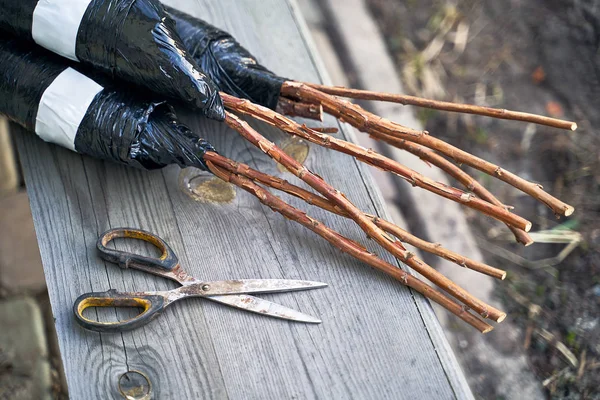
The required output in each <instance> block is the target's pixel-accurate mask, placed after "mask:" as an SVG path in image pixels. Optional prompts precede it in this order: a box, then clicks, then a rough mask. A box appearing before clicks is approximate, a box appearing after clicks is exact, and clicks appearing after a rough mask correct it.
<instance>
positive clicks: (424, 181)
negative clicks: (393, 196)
mask: <svg viewBox="0 0 600 400" xmlns="http://www.w3.org/2000/svg"><path fill="white" fill-rule="evenodd" d="M221 97H222V99H223V102H224V104H225V106H226V107H227V108H230V109H232V110H235V111H238V112H241V113H244V114H248V115H251V116H253V117H255V118H257V119H259V120H262V121H264V122H267V123H269V124H270V125H273V126H276V127H277V128H279V129H281V130H283V131H285V132H288V133H290V134H292V135H296V136H299V137H301V138H303V139H306V140H308V141H310V142H312V143H315V144H318V145H320V146H322V147H326V148H330V149H333V150H336V151H339V152H342V153H345V154H348V155H351V156H353V157H355V158H356V159H358V160H360V161H362V162H364V163H367V164H369V165H372V166H375V167H377V168H380V169H382V170H384V171H390V172H393V173H395V174H396V175H398V176H400V177H402V178H404V179H405V180H407V181H408V182H409V183H411V184H412V185H413V186H417V187H420V188H422V189H425V190H427V191H430V192H433V193H435V194H437V195H439V196H441V197H444V198H446V199H449V200H452V201H455V202H457V203H460V204H463V205H465V206H467V207H470V208H473V209H475V210H477V211H480V212H482V213H484V214H486V215H489V216H491V217H492V218H495V219H497V220H499V221H502V222H504V223H506V224H508V225H510V226H514V227H516V228H518V229H523V230H525V231H528V230H529V229H531V223H530V222H529V221H527V220H525V219H524V218H522V217H520V216H518V215H516V214H514V213H511V212H509V211H508V210H507V209H506V207H504V206H498V205H494V204H491V203H490V202H488V201H485V200H482V199H479V198H477V197H475V196H473V195H471V194H469V193H466V192H464V191H462V190H460V189H456V188H454V187H451V186H447V185H445V184H443V183H440V182H436V181H434V180H432V179H429V178H427V177H425V176H423V175H421V174H419V173H418V172H416V171H414V170H412V169H410V168H407V167H405V166H404V165H402V164H400V163H398V162H396V161H394V160H392V159H390V158H388V157H385V156H383V155H381V154H379V153H377V152H375V151H373V150H370V149H365V148H364V147H362V146H359V145H356V144H354V143H351V142H347V141H345V140H341V139H337V138H334V137H331V136H330V135H326V134H322V133H319V132H315V131H312V130H310V129H309V128H307V127H306V126H303V125H300V124H298V123H297V122H295V121H292V120H290V119H289V118H285V117H283V116H282V115H279V114H277V113H276V112H274V111H272V110H270V109H268V108H266V107H262V106H259V105H256V104H253V103H251V102H250V101H248V100H245V99H238V98H236V97H233V96H229V95H227V94H224V93H223V94H221Z"/></svg>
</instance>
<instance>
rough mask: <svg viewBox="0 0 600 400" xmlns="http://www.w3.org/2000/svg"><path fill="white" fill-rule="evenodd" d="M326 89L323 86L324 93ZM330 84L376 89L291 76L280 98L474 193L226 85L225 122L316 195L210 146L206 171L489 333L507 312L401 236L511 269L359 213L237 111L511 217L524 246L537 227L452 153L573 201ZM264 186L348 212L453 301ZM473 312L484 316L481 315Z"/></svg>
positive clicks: (445, 253)
mask: <svg viewBox="0 0 600 400" xmlns="http://www.w3.org/2000/svg"><path fill="white" fill-rule="evenodd" d="M320 89H323V91H321V90H320ZM325 91H330V92H332V93H334V94H342V95H354V94H356V93H358V96H362V97H361V98H365V97H368V96H371V97H373V96H375V94H373V95H371V94H369V93H370V92H362V91H358V92H357V91H351V90H349V89H341V88H329V87H323V86H317V88H315V87H313V86H310V85H307V84H302V83H296V82H288V83H286V84H284V86H283V88H282V94H284V96H283V97H284V98H285V99H286V100H284V101H286V102H287V103H288V106H287V107H288V109H290V107H291V108H294V109H296V110H297V109H298V107H300V108H301V109H302V110H304V111H305V112H304V113H303V115H304V116H307V115H308V116H310V115H312V116H315V117H318V116H319V113H320V109H321V107H322V108H323V109H324V110H325V112H327V113H329V114H331V115H333V116H335V117H337V118H338V119H340V120H342V121H344V122H348V123H350V124H352V125H353V126H355V127H356V128H357V129H359V130H360V131H363V132H366V133H368V134H370V135H372V136H373V137H375V138H377V139H381V140H383V141H385V142H388V143H390V144H392V145H394V146H396V147H399V148H401V149H403V150H406V151H409V152H411V153H413V154H415V155H417V156H419V157H420V158H421V159H423V160H424V161H426V162H428V163H430V164H432V165H435V166H437V167H439V168H441V169H442V170H444V171H445V172H446V173H448V174H449V175H450V176H452V177H454V178H456V179H457V180H458V181H459V182H460V183H461V184H463V185H464V186H465V187H466V188H467V190H468V192H465V191H462V190H460V189H457V188H454V187H450V186H447V185H445V184H442V183H439V182H435V181H433V180H431V179H429V178H427V177H425V176H422V175H421V174H419V173H417V172H415V171H413V170H411V169H409V168H407V167H405V166H403V165H402V164H400V163H398V162H396V161H394V160H392V159H390V158H387V157H385V156H383V155H381V154H379V153H377V152H375V151H373V150H371V149H366V148H363V147H361V146H359V145H357V144H354V143H351V142H347V141H345V140H342V139H339V138H336V137H333V136H331V135H328V134H326V133H323V132H322V131H318V130H314V129H311V128H308V127H307V126H306V125H303V124H300V123H297V122H295V121H293V120H291V119H289V118H287V117H285V116H283V115H281V114H279V113H277V112H275V111H272V110H271V109H268V108H266V107H263V106H260V105H257V104H254V103H252V102H250V101H248V100H244V99H239V98H236V97H233V96H230V95H228V94H226V93H223V92H221V97H222V99H223V102H224V104H225V107H226V108H227V109H228V110H230V111H228V112H227V113H226V119H225V122H226V124H227V125H228V126H230V127H231V128H233V129H234V130H235V131H236V132H238V133H239V134H240V135H241V136H242V137H243V138H244V139H246V140H247V141H249V142H250V143H252V144H253V145H254V146H256V147H257V148H259V149H260V150H261V151H262V152H264V153H265V154H267V155H268V156H270V157H271V158H272V159H273V160H275V161H276V162H278V163H279V164H281V165H283V166H284V167H285V168H286V169H287V170H288V171H289V172H291V173H292V174H293V175H295V176H296V177H298V178H299V179H301V180H302V181H304V182H305V183H306V184H308V186H310V187H311V188H312V189H314V191H315V192H316V193H313V192H310V191H308V190H305V189H303V188H300V187H298V186H296V185H293V184H291V183H289V182H287V181H286V180H283V179H280V178H277V177H275V176H272V175H268V174H265V173H262V172H259V171H257V170H254V169H252V168H251V167H249V166H248V165H244V164H241V163H238V162H235V161H233V160H230V159H228V158H225V157H223V156H221V155H219V154H217V153H214V152H208V153H207V154H206V155H205V157H204V158H205V160H206V163H207V165H208V166H209V168H210V170H211V171H212V172H213V173H214V174H215V175H216V176H218V177H220V178H221V179H223V180H225V181H227V182H230V183H232V184H234V185H236V186H238V187H240V188H242V189H243V190H245V191H247V192H249V193H251V194H253V195H254V196H256V197H257V198H258V199H259V200H260V201H261V202H262V203H263V204H265V205H266V206H268V207H270V208H271V209H273V210H274V211H276V212H279V213H280V214H282V215H283V216H284V217H286V218H288V219H290V220H293V221H296V222H298V223H300V224H301V225H303V226H305V227H306V228H308V229H310V230H311V231H313V232H315V233H316V234H318V235H320V236H321V237H323V238H324V239H325V240H327V241H328V242H329V243H331V244H332V245H334V246H336V247H337V248H338V249H340V250H342V251H343V252H345V253H347V254H349V255H351V256H353V257H355V258H357V259H359V260H361V261H363V262H365V263H367V264H368V265H370V266H372V267H374V268H376V269H378V270H380V271H383V272H384V273H386V274H388V275H390V276H392V277H393V278H394V279H396V280H398V281H399V282H400V283H402V284H404V285H406V286H409V287H411V288H413V289H415V290H416V291H418V292H419V293H421V294H423V295H424V296H425V297H427V298H429V299H430V300H432V301H434V302H436V303H438V304H440V305H441V306H443V307H444V308H446V309H447V310H448V311H450V312H451V313H453V314H455V315H456V316H458V317H459V318H461V319H462V320H463V321H465V322H467V323H468V324H470V325H471V326H473V327H475V328H476V329H478V330H479V331H480V332H482V333H486V332H489V331H491V330H492V329H493V327H492V325H490V324H489V323H488V322H486V321H485V320H486V319H489V320H492V321H495V322H501V321H503V320H504V319H505V317H506V313H504V312H502V311H501V310H498V309H496V308H494V307H492V306H491V305H489V304H486V303H484V302H482V301H480V300H479V299H477V298H475V297H474V296H472V295H471V294H469V293H468V292H467V291H466V290H464V289H463V288H461V287H459V286H458V285H456V284H455V283H454V282H452V281H451V280H449V279H448V278H447V277H445V276H444V275H442V274H441V273H439V272H438V271H436V270H435V269H433V268H432V267H430V266H429V265H427V264H426V263H425V262H423V261H422V260H421V259H420V258H419V257H417V256H416V255H415V254H413V253H411V252H410V251H407V249H406V248H405V247H404V246H403V244H402V242H404V243H408V244H410V245H412V246H415V247H416V248H418V249H420V250H423V251H426V252H429V253H432V254H435V255H437V256H439V257H442V258H444V259H446V260H449V261H452V262H454V263H456V264H458V265H460V266H462V267H466V268H469V269H472V270H474V271H478V272H480V273H483V274H486V275H489V276H492V277H494V278H497V279H500V280H502V279H504V278H505V277H506V272H505V271H503V270H501V269H497V268H494V267H492V266H489V265H486V264H484V263H481V262H478V261H475V260H471V259H469V258H467V257H464V256H461V255H460V254H457V253H455V252H452V251H450V250H448V249H445V248H443V247H442V246H441V245H439V244H433V243H429V242H427V241H425V240H423V239H420V238H417V237H415V236H414V235H412V234H410V233H409V232H407V231H405V230H403V229H401V228H400V227H398V226H396V225H395V224H393V223H391V222H389V221H385V220H383V219H381V218H378V217H376V216H373V215H369V214H366V213H364V212H362V211H361V210H360V209H358V208H357V207H356V206H354V204H352V202H351V201H350V200H349V199H348V198H346V196H345V195H344V194H343V193H342V192H340V191H339V190H337V189H336V188H334V187H333V186H331V185H330V184H328V183H327V182H326V181H325V180H324V179H323V178H321V177H320V176H318V175H316V174H315V173H313V172H311V171H310V170H309V169H308V168H306V167H305V166H304V165H303V164H301V163H300V162H298V161H296V160H295V159H294V158H292V157H290V156H289V155H287V154H286V153H285V152H283V150H282V149H280V148H279V147H277V146H276V145H275V144H274V143H273V142H271V141H269V140H267V139H266V138H265V137H263V136H262V135H261V134H260V133H258V132H257V131H256V130H255V129H253V128H252V127H251V126H250V125H249V124H248V123H247V122H245V121H244V120H242V119H240V118H239V117H238V116H236V115H235V114H234V113H232V112H235V113H237V114H241V115H247V116H251V117H254V118H256V119H257V120H260V121H263V122H266V123H267V124H269V125H272V126H274V127H277V128H279V129H280V130H282V131H284V132H287V133H289V134H290V135H294V136H297V137H300V138H302V139H304V140H306V141H309V142H311V143H314V144H317V145H319V146H323V147H326V148H329V149H332V150H335V151H339V152H342V153H345V154H348V155H351V156H353V157H355V158H356V159H358V160H360V161H362V162H365V163H367V164H369V165H372V166H375V167H378V168H380V169H383V170H386V171H389V172H392V173H395V174H397V175H399V176H401V177H402V178H404V179H406V180H407V181H409V182H410V183H411V184H413V185H414V186H418V187H420V188H423V189H425V190H428V191H431V192H433V193H436V194H438V195H440V196H442V197H445V198H447V199H449V200H453V201H455V202H457V203H460V204H463V205H464V206H467V207H471V208H473V209H475V210H477V211H479V212H482V213H484V214H486V215H488V216H490V217H492V218H495V219H496V220H498V221H501V222H503V223H504V224H506V225H507V226H508V227H509V229H511V231H512V232H513V233H514V235H515V237H516V238H517V240H518V241H519V242H520V243H522V244H525V245H529V244H531V243H532V240H531V239H530V237H529V235H528V234H527V231H529V230H530V228H531V222H529V221H527V220H525V219H524V218H522V217H520V216H518V215H516V214H514V213H512V212H511V211H510V207H508V206H505V205H504V204H502V203H501V202H500V201H499V200H498V199H496V198H495V197H494V196H493V195H492V194H491V193H490V192H489V191H487V190H486V189H485V188H484V187H483V186H482V185H481V184H479V183H478V182H477V181H476V180H475V179H473V178H472V177H471V176H469V175H468V174H467V173H466V172H464V171H463V170H461V169H460V168H459V166H457V165H455V164H453V163H452V162H451V161H450V160H448V159H446V158H444V157H443V156H442V155H444V156H447V157H449V158H450V159H452V160H454V161H456V162H457V163H460V164H466V165H470V166H473V167H474V168H477V169H479V170H481V171H483V172H486V173H488V174H489V175H491V176H495V177H497V178H498V179H501V180H503V181H505V182H507V183H509V184H511V185H512V186H514V187H516V188H518V189H520V190H522V191H523V192H525V193H527V194H529V195H531V196H532V197H534V198H535V199H537V200H539V201H541V202H542V203H544V204H546V205H547V206H548V207H550V208H551V209H552V210H553V211H554V212H555V213H556V214H557V215H570V214H572V213H573V211H574V209H573V207H571V206H569V205H568V204H565V203H563V202H562V201H560V200H558V199H556V198H554V197H552V196H551V195H549V194H548V193H546V192H544V191H543V189H542V188H541V186H539V185H537V184H535V183H531V182H528V181H526V180H524V179H522V178H520V177H518V176H516V175H514V174H512V173H510V172H508V171H506V170H504V169H502V168H501V167H499V166H496V165H494V164H492V163H489V162H487V161H485V160H482V159H480V158H478V157H476V156H474V155H472V154H469V153H467V152H465V151H462V150H460V149H458V148H456V147H454V146H452V145H450V144H448V143H445V142H443V141H442V140H439V139H436V138H435V137H433V136H431V135H430V134H429V133H428V132H426V131H416V130H412V129H410V128H407V127H404V126H402V125H399V124H396V123H394V122H392V121H389V120H386V119H384V118H381V117H378V116H376V115H374V114H372V113H370V112H368V111H366V110H364V109H363V108H361V107H360V106H358V105H356V104H353V103H350V102H348V101H346V100H343V99H340V98H338V97H337V96H334V95H332V94H327V93H325ZM378 96H379V97H378V98H377V99H380V98H381V97H382V96H388V98H386V99H388V100H390V99H392V100H397V101H402V102H408V100H406V99H405V98H404V97H403V96H397V97H394V98H389V96H395V95H382V94H378ZM371 97H368V98H371ZM399 99H404V100H399ZM409 99H411V98H409ZM413 99H414V98H413ZM419 102H424V104H425V105H428V106H432V107H436V108H440V109H447V110H449V111H459V112H472V113H478V114H482V115H488V116H492V117H498V118H505V119H517V120H522V121H528V122H533V123H542V124H546V125H550V126H555V127H560V128H567V129H576V125H575V124H574V123H572V122H567V121H561V120H556V119H552V118H547V117H542V116H537V115H532V114H525V113H517V112H510V111H505V110H495V109H487V108H482V107H476V106H469V105H461V104H453V103H439V102H433V101H425V100H422V101H421V100H418V101H417V100H415V101H414V102H413V103H412V104H416V103H419ZM290 105H291V106H290ZM315 107H316V108H315ZM261 185H262V186H261ZM265 187H266V188H271V189H276V190H280V191H282V192H285V193H288V194H290V195H293V196H295V197H298V198H300V199H302V200H304V201H305V202H306V203H308V204H311V205H314V206H317V207H320V208H322V209H324V210H327V211H330V212H332V213H335V214H337V215H340V216H343V217H346V218H350V219H352V220H353V221H355V222H356V223H357V224H358V225H359V226H360V228H361V229H362V230H363V231H364V232H365V233H366V234H367V236H368V237H369V238H371V239H373V240H375V241H376V242H377V243H378V244H379V245H380V246H381V247H383V248H384V249H386V250H387V251H389V252H390V253H391V254H392V255H394V256H395V257H396V258H397V259H399V260H401V261H402V262H404V263H405V264H406V265H408V266H409V267H410V268H412V269H414V270H415V271H417V272H419V273H420V274H421V275H422V276H423V277H425V278H426V279H428V280H429V281H431V282H432V283H433V284H435V285H436V286H438V287H439V288H440V289H442V290H443V291H445V292H446V294H448V295H449V296H451V297H453V298H454V299H451V298H449V297H448V296H446V295H444V294H442V293H440V292H438V291H437V290H436V289H434V288H433V287H432V286H430V285H429V284H427V283H425V282H424V281H422V280H420V279H419V278H417V277H415V276H413V275H411V274H409V273H407V272H405V271H404V270H402V269H400V268H398V267H396V266H394V265H391V264H390V263H388V262H386V261H384V260H383V259H381V258H380V257H378V256H377V255H375V254H373V253H371V252H369V251H368V250H367V249H366V248H365V247H364V246H362V245H361V244H359V243H357V242H355V241H353V240H351V239H349V238H347V237H345V236H343V235H342V234H341V233H339V232H336V231H334V230H332V229H331V228H329V227H327V226H325V225H324V224H323V223H322V222H320V221H317V220H315V219H314V218H311V217H309V216H308V215H307V214H306V213H305V212H303V211H301V210H299V209H297V208H295V207H293V206H291V205H290V204H288V203H286V202H284V201H283V200H281V199H280V198H279V197H277V196H275V195H273V194H271V193H270V192H269V191H268V190H267V189H266V188H265ZM475 314H478V315H479V316H477V315H475ZM480 317H482V318H483V319H482V318H480Z"/></svg>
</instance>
